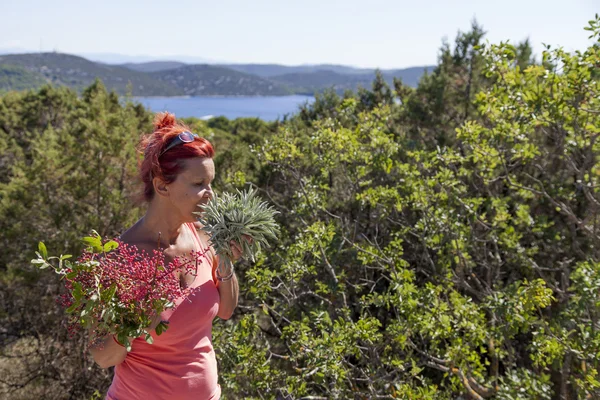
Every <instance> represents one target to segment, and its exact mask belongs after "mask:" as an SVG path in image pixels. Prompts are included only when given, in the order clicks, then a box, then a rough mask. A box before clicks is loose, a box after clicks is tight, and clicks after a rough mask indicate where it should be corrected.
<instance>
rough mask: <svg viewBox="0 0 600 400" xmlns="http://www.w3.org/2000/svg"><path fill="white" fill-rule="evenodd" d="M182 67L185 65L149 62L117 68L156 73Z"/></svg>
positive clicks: (172, 62)
mask: <svg viewBox="0 0 600 400" xmlns="http://www.w3.org/2000/svg"><path fill="white" fill-rule="evenodd" d="M184 65H187V64H185V63H182V62H179V61H150V62H144V63H126V64H120V65H119V66H120V67H124V68H128V69H132V70H134V71H139V72H158V71H166V70H168V69H175V68H179V67H183V66H184Z"/></svg>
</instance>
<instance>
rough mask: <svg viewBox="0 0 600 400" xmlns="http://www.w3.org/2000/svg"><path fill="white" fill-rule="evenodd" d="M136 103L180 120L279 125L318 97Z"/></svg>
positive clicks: (148, 100)
mask: <svg viewBox="0 0 600 400" xmlns="http://www.w3.org/2000/svg"><path fill="white" fill-rule="evenodd" d="M133 100H134V101H138V102H140V103H141V104H143V105H144V106H145V107H146V108H149V109H150V110H152V111H154V112H159V111H169V112H172V113H173V114H175V116H176V117H197V118H202V119H210V118H212V117H218V116H221V115H223V116H225V117H227V118H229V119H235V118H239V117H256V118H260V119H262V120H265V121H275V120H277V119H281V118H283V117H284V116H285V115H288V116H289V115H291V114H295V113H297V112H298V110H299V107H300V106H301V105H302V104H305V103H306V102H309V103H312V102H313V101H314V97H312V96H300V95H294V96H265V97H259V96H257V97H134V98H133Z"/></svg>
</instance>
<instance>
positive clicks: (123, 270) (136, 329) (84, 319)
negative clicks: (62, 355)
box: [31, 232, 205, 351]
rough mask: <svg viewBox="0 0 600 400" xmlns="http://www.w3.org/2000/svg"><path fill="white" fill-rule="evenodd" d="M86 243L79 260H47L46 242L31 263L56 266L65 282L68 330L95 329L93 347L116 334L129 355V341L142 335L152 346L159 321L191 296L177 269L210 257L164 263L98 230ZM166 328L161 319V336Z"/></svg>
mask: <svg viewBox="0 0 600 400" xmlns="http://www.w3.org/2000/svg"><path fill="white" fill-rule="evenodd" d="M83 241H84V242H85V243H86V244H87V247H86V249H85V250H84V251H83V253H82V255H81V256H80V257H79V258H78V259H77V261H71V255H61V256H59V257H55V256H51V257H48V253H47V250H46V246H45V245H44V243H42V242H40V243H39V246H38V252H36V255H37V258H36V259H33V260H31V262H32V263H33V264H35V265H37V266H38V267H39V268H40V269H46V268H53V269H54V271H55V272H56V273H57V274H59V275H61V276H62V279H64V280H65V286H66V289H67V293H66V294H64V295H62V296H61V298H60V299H59V301H60V303H61V304H62V305H63V306H65V307H66V311H67V314H68V315H69V330H70V331H71V332H73V331H74V330H76V329H80V328H84V329H90V331H91V335H92V337H91V341H92V343H94V342H95V341H96V340H97V339H99V338H101V337H103V336H105V335H108V334H113V335H115V337H116V338H117V340H118V341H119V343H121V344H122V345H124V346H125V347H126V348H127V351H129V350H131V343H130V340H129V338H137V337H141V336H143V337H145V339H146V341H147V342H148V343H152V341H153V340H152V336H151V335H150V332H149V327H150V326H151V325H152V322H153V321H154V319H155V318H156V317H157V316H158V314H160V313H161V312H162V311H164V310H166V309H168V308H171V307H174V305H175V303H174V302H175V299H177V298H179V297H182V296H185V295H186V294H187V293H186V289H182V288H181V286H180V281H179V278H178V276H177V274H176V271H185V272H189V271H191V270H192V268H193V267H195V264H196V262H200V260H199V258H201V257H204V256H205V253H199V252H191V254H190V257H185V258H184V257H180V258H176V259H175V260H173V261H172V262H170V263H169V264H168V265H165V259H164V254H163V253H162V252H161V251H158V250H154V251H153V253H152V254H147V253H146V252H144V251H138V249H137V248H136V247H135V246H130V245H127V244H125V243H122V242H120V241H118V240H108V241H103V240H102V238H101V237H100V235H98V234H97V233H96V232H94V236H90V237H85V238H83ZM167 327H168V325H167V324H166V323H165V322H163V321H161V322H160V323H158V325H156V327H155V331H156V333H157V334H158V335H160V334H161V333H162V332H163V331H165V330H166V329H167Z"/></svg>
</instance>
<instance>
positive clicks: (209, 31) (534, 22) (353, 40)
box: [0, 0, 600, 69]
mask: <svg viewBox="0 0 600 400" xmlns="http://www.w3.org/2000/svg"><path fill="white" fill-rule="evenodd" d="M595 13H600V0H570V1H567V0H545V1H543V0H503V1H489V0H478V1H476V0H454V1H449V0H446V1H444V0H428V1H422V0H421V1H420V0H413V1H404V0H396V1H394V0H368V1H364V0H363V1H359V0H344V1H337V0H336V1H334V0H301V1H298V0H211V1H205V0H171V1H165V0H161V1H154V0H144V1H140V0H100V1H98V0H96V1H94V2H90V1H87V0H54V1H53V0H0V16H1V17H2V18H1V21H2V22H1V23H0V51H2V52H5V53H6V52H23V51H33V52H39V51H58V52H61V53H71V54H79V55H84V56H88V58H93V57H90V56H89V55H94V54H96V55H97V54H99V53H117V54H122V55H127V56H147V57H149V58H156V59H178V58H179V59H182V58H183V57H188V58H194V59H197V60H206V61H208V62H223V63H277V64H284V65H301V64H322V63H328V64H341V65H350V66H355V67H367V68H375V67H378V68H385V69H389V68H406V67H411V66H422V65H433V64H436V63H437V56H438V54H439V48H440V45H441V44H442V40H443V38H447V39H448V40H449V41H450V42H451V43H452V41H453V40H454V38H455V37H456V34H457V32H458V31H459V30H461V31H468V30H469V28H470V27H471V22H472V21H473V19H476V20H477V22H478V23H479V24H480V25H482V26H483V28H484V30H485V31H486V32H487V35H486V38H487V39H488V40H489V41H490V42H492V43H498V42H500V41H501V40H510V41H511V42H512V43H517V42H520V41H522V40H524V39H526V38H529V39H530V41H531V43H532V45H533V48H534V53H535V54H537V55H538V57H539V55H540V54H541V51H542V49H543V48H542V43H546V44H551V45H554V46H557V45H558V46H563V47H564V48H565V49H566V50H568V51H574V50H583V49H585V48H586V47H587V46H588V45H589V44H590V43H591V41H590V40H589V39H588V36H589V33H588V32H587V31H584V30H583V28H584V27H585V26H587V24H588V22H587V21H588V20H590V19H592V18H593V17H594V14H595Z"/></svg>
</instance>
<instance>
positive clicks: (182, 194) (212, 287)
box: [91, 113, 241, 400]
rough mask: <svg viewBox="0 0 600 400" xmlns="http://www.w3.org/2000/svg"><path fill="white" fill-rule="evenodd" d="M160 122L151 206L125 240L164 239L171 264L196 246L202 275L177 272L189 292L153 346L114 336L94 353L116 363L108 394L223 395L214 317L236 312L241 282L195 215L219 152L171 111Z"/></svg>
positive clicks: (147, 170)
mask: <svg viewBox="0 0 600 400" xmlns="http://www.w3.org/2000/svg"><path fill="white" fill-rule="evenodd" d="M154 126H155V130H154V132H153V133H152V134H150V135H148V136H146V137H145V138H143V139H142V142H141V144H140V150H142V151H143V153H144V159H143V162H142V164H141V176H142V180H143V183H144V197H145V200H146V201H147V202H148V210H147V212H146V214H145V215H144V216H143V217H142V218H141V219H140V220H139V221H138V222H136V223H135V224H134V225H133V226H132V227H130V228H129V229H128V230H127V231H126V232H125V233H123V235H122V236H121V237H120V239H121V240H122V241H123V242H124V243H127V244H129V245H134V246H137V248H138V250H139V251H142V250H145V251H146V252H147V253H148V254H152V250H153V249H156V245H157V240H158V238H159V237H160V247H161V249H162V250H163V251H164V254H165V262H167V263H168V262H170V261H171V260H173V259H175V258H177V257H189V255H190V254H191V252H192V251H195V252H200V253H204V254H206V256H205V257H203V258H201V261H200V262H197V263H196V274H190V273H186V272H185V271H178V272H177V274H178V277H179V280H180V284H181V286H182V287H185V288H189V289H190V290H191V292H190V295H189V296H188V297H187V299H178V301H176V307H175V308H174V309H169V310H167V311H165V312H163V313H161V315H160V316H158V317H157V318H156V319H155V321H154V323H153V324H152V326H151V329H154V327H156V325H157V324H158V323H159V322H160V321H161V320H162V321H168V324H169V329H168V330H167V331H166V332H164V333H163V334H162V335H160V336H157V335H156V334H155V333H154V332H152V336H153V338H154V343H153V344H148V343H146V341H145V340H144V339H141V338H137V339H135V340H133V343H132V348H131V351H130V352H129V353H128V352H127V351H126V350H125V348H124V347H123V346H122V345H121V344H120V343H118V342H117V341H116V340H115V338H114V337H107V338H104V339H103V341H102V343H100V345H97V346H95V347H93V348H92V349H91V353H92V356H93V357H94V360H95V361H96V362H97V363H98V364H99V365H100V366H101V367H103V368H107V367H111V366H115V376H114V379H113V382H112V385H111V386H110V388H109V390H108V394H107V399H110V400H113V399H116V400H130V399H144V400H150V399H169V400H179V399H181V400H184V399H198V400H204V399H206V400H208V399H210V400H213V399H218V398H219V397H220V394H221V389H220V386H219V385H218V380H217V362H216V359H215V352H214V349H213V346H212V336H211V335H212V321H213V319H214V317H215V316H218V317H220V318H222V319H228V318H230V317H231V315H232V313H233V311H234V309H235V307H236V306H237V301H238V282H237V278H236V276H235V274H234V272H233V268H232V267H231V266H222V267H219V268H218V269H217V268H216V265H218V262H217V260H216V259H215V258H216V256H215V253H214V250H213V249H212V248H211V247H210V246H209V244H208V237H207V236H206V234H205V233H204V232H203V231H202V230H201V229H200V228H201V227H200V226H199V223H198V222H197V221H196V217H195V216H194V214H193V213H194V212H197V211H199V210H200V209H199V206H200V207H201V206H202V205H203V204H206V203H207V202H208V201H209V200H210V198H211V197H212V194H213V192H212V189H211V182H212V181H213V179H214V177H215V167H214V163H213V160H212V157H213V156H214V150H213V147H212V145H211V144H210V143H209V142H208V141H207V140H205V139H202V138H199V137H198V136H196V135H193V134H191V133H190V131H189V129H188V128H187V127H185V126H184V125H182V124H180V123H177V122H176V121H175V117H174V116H173V115H172V114H169V113H163V114H158V115H157V116H156V118H155V121H154ZM159 233H160V234H159ZM207 249H208V250H209V251H206V250H207ZM232 250H233V252H234V258H239V256H240V254H241V251H240V250H241V249H240V248H239V245H237V244H235V243H232ZM221 268H223V270H221ZM184 300H185V301H184Z"/></svg>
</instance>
